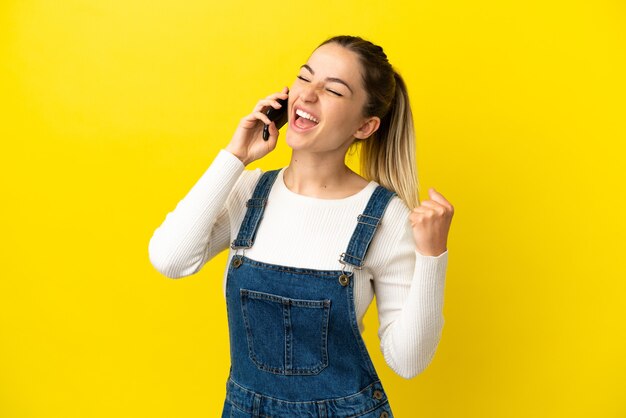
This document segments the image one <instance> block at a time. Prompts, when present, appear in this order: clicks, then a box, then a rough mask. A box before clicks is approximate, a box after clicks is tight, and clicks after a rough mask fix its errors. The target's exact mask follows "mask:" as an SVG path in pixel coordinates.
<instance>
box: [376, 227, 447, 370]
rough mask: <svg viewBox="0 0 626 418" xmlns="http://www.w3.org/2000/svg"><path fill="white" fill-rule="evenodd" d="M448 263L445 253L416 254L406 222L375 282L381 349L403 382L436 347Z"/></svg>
mask: <svg viewBox="0 0 626 418" xmlns="http://www.w3.org/2000/svg"><path fill="white" fill-rule="evenodd" d="M447 261H448V251H447V250H446V251H445V252H443V253H442V254H440V255H438V256H425V255H422V254H421V253H419V252H418V251H417V249H416V248H415V242H414V240H413V236H412V230H411V227H410V224H408V221H407V224H406V225H404V228H402V230H401V231H400V237H399V239H398V240H397V242H396V243H395V245H394V247H393V251H392V252H391V253H390V259H389V260H388V262H387V266H388V267H387V268H385V269H384V270H383V271H382V272H380V273H379V275H378V276H377V277H376V279H375V281H374V286H375V292H376V305H377V308H378V313H379V322H380V327H379V332H378V335H379V338H380V345H381V350H382V353H383V356H384V358H385V361H386V362H387V364H388V365H389V366H390V367H391V368H392V369H393V370H394V371H395V372H396V373H397V374H398V375H400V376H402V377H404V378H406V379H410V378H412V377H414V376H416V375H418V374H420V373H421V372H422V371H424V369H425V368H426V367H427V366H428V364H429V363H430V362H431V360H432V358H433V356H434V354H435V351H436V349H437V346H438V344H439V340H440V338H441V333H442V329H443V324H444V317H443V296H444V284H445V275H446V268H447Z"/></svg>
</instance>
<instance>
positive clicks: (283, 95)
mask: <svg viewBox="0 0 626 418" xmlns="http://www.w3.org/2000/svg"><path fill="white" fill-rule="evenodd" d="M288 93H289V88H288V87H283V89H282V90H281V91H280V93H272V94H270V95H269V96H267V97H266V99H276V98H280V99H286V98H287V96H288Z"/></svg>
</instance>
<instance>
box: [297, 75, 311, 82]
mask: <svg viewBox="0 0 626 418" xmlns="http://www.w3.org/2000/svg"><path fill="white" fill-rule="evenodd" d="M298 78H299V79H300V80H302V81H306V82H308V81H309V80H307V79H306V78H304V77H302V76H301V75H299V76H298Z"/></svg>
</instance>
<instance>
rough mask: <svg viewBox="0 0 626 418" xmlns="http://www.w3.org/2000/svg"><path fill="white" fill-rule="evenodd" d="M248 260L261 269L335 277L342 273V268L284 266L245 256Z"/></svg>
mask: <svg viewBox="0 0 626 418" xmlns="http://www.w3.org/2000/svg"><path fill="white" fill-rule="evenodd" d="M243 258H245V259H246V260H248V263H247V264H250V265H253V266H256V267H258V268H261V269H265V270H270V271H282V272H285V273H293V274H306V275H309V276H319V277H334V276H340V275H341V274H342V271H341V270H313V269H303V268H300V267H282V266H279V265H277V264H270V263H263V262H261V261H256V260H253V259H251V258H248V257H245V256H244V257H243Z"/></svg>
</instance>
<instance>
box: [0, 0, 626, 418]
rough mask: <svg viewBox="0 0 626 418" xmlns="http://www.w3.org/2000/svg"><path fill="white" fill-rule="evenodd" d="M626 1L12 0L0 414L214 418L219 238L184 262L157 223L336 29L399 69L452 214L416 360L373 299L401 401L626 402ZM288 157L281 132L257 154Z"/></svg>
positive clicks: (0, 37)
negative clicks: (431, 340)
mask: <svg viewBox="0 0 626 418" xmlns="http://www.w3.org/2000/svg"><path fill="white" fill-rule="evenodd" d="M625 18H626V5H625V3H624V2H623V1H618V0H614V1H608V0H602V1H593V2H592V1H584V2H583V1H564V0H560V1H553V2H545V1H540V0H529V1H517V2H501V1H486V0H482V1H472V2H463V1H453V2H432V1H431V2H412V1H411V2H409V1H406V2H396V1H384V2H372V1H369V2H368V1H365V2H364V1H362V0H359V1H345V2H338V1H327V0H316V1H314V2H311V1H308V2H287V1H267V2H266V1H259V2H242V1H230V2H227V1H220V2H212V1H206V0H205V1H197V0H195V1H184V2H180V1H173V0H168V1H147V0H143V1H138V0H136V1H132V0H131V1H129V0H123V1H122V0H115V1H98V0H83V1H79V0H64V1H58V0H48V1H44V0H20V1H18V0H5V1H3V2H2V5H0V71H1V77H0V83H1V84H0V93H1V97H2V99H1V102H0V103H1V104H0V106H2V109H1V112H0V114H1V116H0V136H1V138H2V142H1V144H2V150H1V151H0V167H1V170H2V172H1V173H0V179H1V180H0V181H1V182H2V183H1V184H2V189H1V195H2V205H1V209H0V210H1V213H0V219H1V222H2V224H1V225H0V227H1V231H2V244H1V245H2V248H1V249H0V250H1V251H0V254H1V266H0V268H1V273H0V275H1V279H0V417H2V418H27V417H28V418H31V417H62V418H73V417H76V418H79V417H80V418H84V417H113V416H119V417H151V418H157V417H184V418H192V417H217V416H219V414H220V412H221V408H222V404H223V399H224V394H225V381H226V377H227V374H228V367H229V357H228V328H227V322H226V308H225V304H224V300H223V297H222V293H221V286H222V272H223V269H224V267H225V266H224V263H225V257H226V253H225V252H224V253H222V254H220V255H219V256H218V257H216V258H215V259H213V260H212V261H211V262H209V263H208V264H207V265H206V266H205V268H204V269H203V270H202V271H201V272H200V273H198V274H197V275H195V276H191V277H187V278H184V279H181V280H171V279H167V278H165V277H164V276H161V275H160V274H159V273H158V272H157V271H156V270H155V269H154V268H153V267H152V266H151V264H150V263H149V260H148V252H147V246H148V241H149V239H150V237H151V235H152V232H153V231H154V229H155V228H156V227H157V226H158V225H160V223H161V222H162V221H163V219H164V217H165V215H166V213H167V212H169V211H170V210H172V209H173V208H174V206H175V205H176V203H177V202H178V201H179V200H180V199H181V198H182V197H183V196H184V195H185V194H186V193H187V191H188V190H189V189H190V188H191V186H192V185H193V184H194V183H195V181H196V180H197V179H198V178H199V177H200V175H201V174H202V173H203V172H204V171H205V170H206V168H207V167H208V166H209V164H210V163H211V161H212V160H213V158H214V157H215V155H216V154H217V152H218V151H219V150H220V149H221V148H223V147H225V146H226V145H227V144H228V142H229V140H230V138H231V136H232V133H233V132H234V129H235V127H236V125H237V123H238V121H239V119H240V118H241V117H243V116H244V115H245V114H247V113H249V112H250V111H251V109H252V108H253V107H254V105H255V103H256V102H257V100H259V99H260V98H262V97H265V96H266V95H268V94H270V93H273V92H276V91H279V90H280V89H281V88H282V87H283V86H284V85H291V83H292V81H293V79H294V77H295V76H296V73H297V69H298V67H299V66H300V65H301V64H303V63H304V62H306V60H307V58H308V56H309V54H310V53H311V52H312V50H313V49H314V47H315V46H316V45H317V44H319V43H320V42H321V41H323V40H324V39H326V38H327V37H329V36H331V35H335V34H357V35H361V36H363V37H366V38H368V39H370V40H372V41H374V42H376V43H379V44H380V45H382V46H383V47H384V48H385V51H386V52H387V54H388V56H389V58H390V60H391V62H392V63H393V64H394V65H395V66H396V68H397V69H398V70H399V72H400V73H401V74H403V75H404V77H405V79H406V81H407V84H408V86H409V92H410V95H411V100H412V105H413V111H414V116H415V122H416V129H417V136H418V144H417V145H418V152H419V158H418V170H419V175H420V182H421V185H422V188H423V190H421V193H420V197H421V198H422V199H426V198H428V195H427V193H426V190H427V188H428V187H435V188H437V189H438V190H439V191H440V192H441V193H442V194H443V195H444V196H446V198H447V199H448V200H450V202H452V204H453V205H454V206H455V209H456V213H455V217H454V219H453V223H452V228H451V231H450V237H449V246H448V248H449V251H450V254H449V266H448V274H447V279H446V291H445V292H446V294H445V307H444V316H445V319H446V324H445V327H444V332H443V337H442V340H441V342H440V345H439V349H438V351H437V354H436V355H435V358H434V359H433V362H432V363H431V365H430V366H429V367H428V368H427V369H426V371H425V372H424V373H422V374H420V375H419V376H417V377H416V378H414V379H412V380H405V379H402V378H401V377H399V376H396V375H395V374H394V373H393V371H392V370H391V369H390V368H389V367H388V366H387V365H386V364H385V362H384V360H383V358H382V355H381V354H380V350H379V348H378V338H377V335H376V329H377V326H378V322H377V318H376V309H375V305H372V306H371V307H370V310H369V311H368V314H367V317H366V321H365V323H366V332H365V338H366V343H367V345H368V347H369V349H370V352H371V355H372V357H373V359H374V362H375V365H376V367H377V368H378V370H379V373H380V375H381V378H382V380H383V383H384V384H385V387H386V389H387V391H388V393H389V398H390V401H391V406H392V408H393V410H394V412H395V414H396V416H397V417H399V418H410V417H429V418H439V417H445V418H448V417H481V418H487V417H494V418H499V417H507V418H508V417H520V418H521V417H524V418H527V417H569V418H572V417H585V418H588V417H607V418H608V417H622V418H623V417H626V395H625V393H626V390H625V388H626V321H625V320H626V309H625V308H624V305H625V304H626V282H625V280H624V279H625V278H626V268H625V262H624V259H625V258H626V256H625V255H624V252H625V250H626V248H625V246H624V237H625V235H626V234H625V232H626V228H625V225H626V224H625V221H624V214H625V211H626V209H625V207H626V199H625V197H624V188H625V187H624V182H625V180H626V176H625V170H624V168H623V166H622V165H621V164H623V163H624V160H625V153H624V142H625V140H626V128H625V123H624V122H625V116H626V106H625V105H624V101H625V97H626V83H625V81H624V75H625V74H626V29H625V28H626V19H625ZM281 135H282V138H283V141H284V131H283V132H282V134H281ZM288 161H289V149H288V147H287V146H286V145H285V144H284V142H282V143H280V144H279V146H278V147H277V150H276V152H274V153H272V154H270V155H269V156H267V157H266V158H264V159H262V160H261V161H259V162H255V163H253V164H252V165H250V166H249V168H250V169H254V168H257V167H261V168H263V169H272V168H277V167H282V166H284V165H286V164H287V163H288ZM350 164H351V165H352V166H353V167H356V165H355V161H351V162H350Z"/></svg>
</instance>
